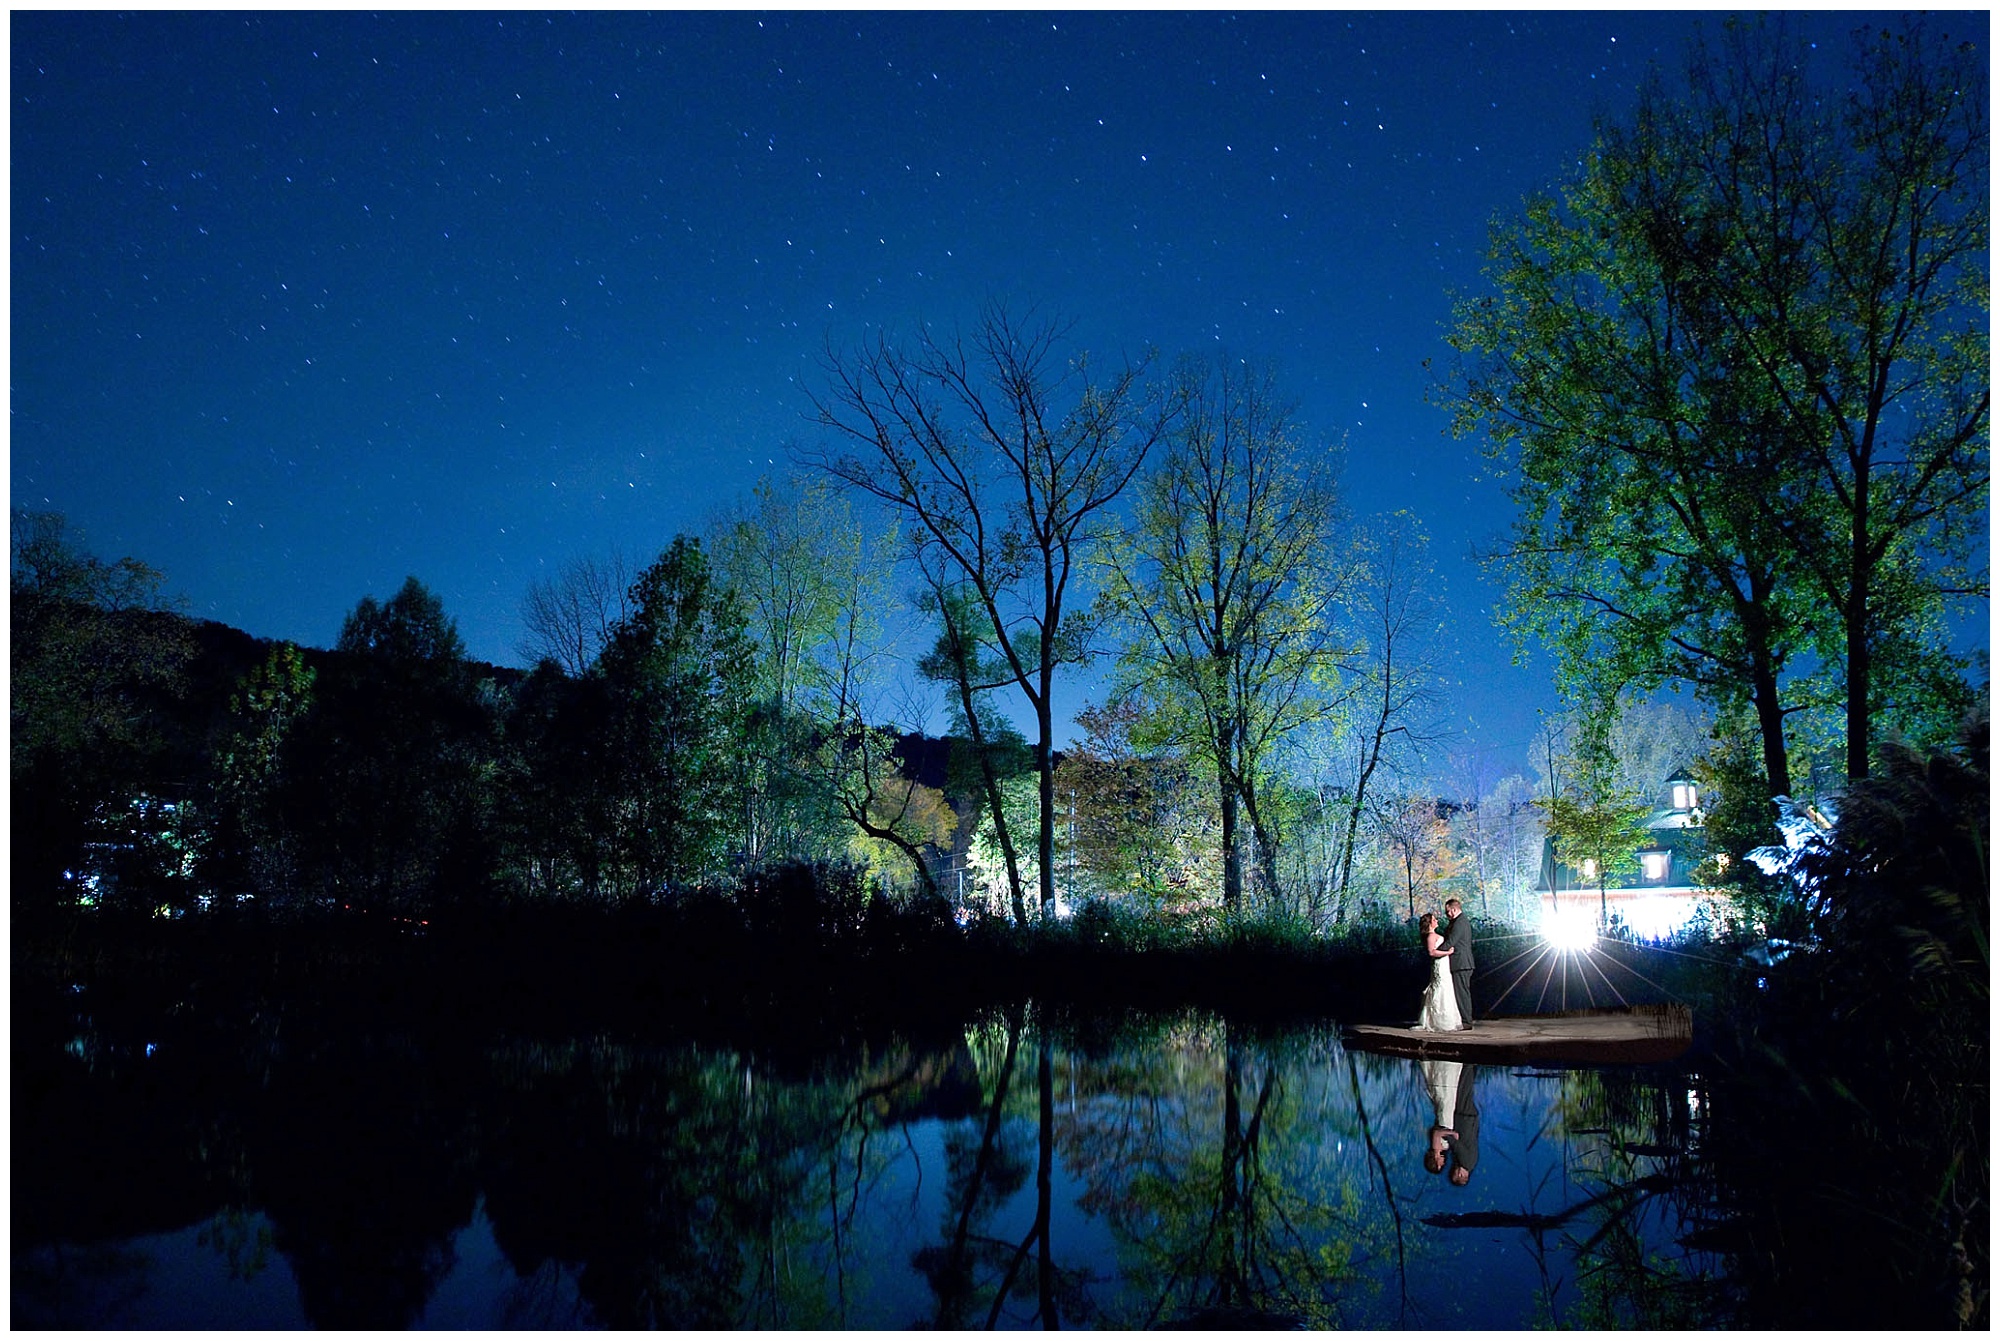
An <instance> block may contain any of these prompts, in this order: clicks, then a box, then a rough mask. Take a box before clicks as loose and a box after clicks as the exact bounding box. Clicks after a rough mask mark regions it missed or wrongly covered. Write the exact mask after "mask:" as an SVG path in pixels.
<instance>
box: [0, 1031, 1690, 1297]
mask: <svg viewBox="0 0 2000 1341" xmlns="http://www.w3.org/2000/svg"><path fill="white" fill-rule="evenodd" d="M275 1038H276V1041H275V1042H274V1036H273V1035H272V1033H271V1031H270V1030H268V1029H265V1028H263V1027H262V1026H259V1027H256V1028H245V1027H236V1028H228V1027H213V1028H211V1029H209V1030H208V1031H207V1032H201V1033H197V1032H195V1031H193V1030H192V1029H190V1028H185V1027H184V1028H183V1029H182V1030H181V1031H180V1032H179V1034H178V1035H177V1036H176V1037H175V1038H173V1039H172V1040H171V1046H165V1047H162V1048H161V1049H159V1050H158V1052H157V1053H156V1054H155V1055H154V1056H151V1057H148V1056H146V1055H145V1054H144V1052H143V1050H132V1049H120V1048H117V1047H115V1046H106V1047H104V1048H100V1049H97V1050H94V1051H93V1050H86V1055H84V1056H78V1055H76V1054H75V1053H73V1052H68V1051H65V1050H64V1048H63V1046H62V1044H63V1041H64V1040H63V1039H61V1038H57V1037H53V1036H52V1037H51V1038H50V1039H49V1040H47V1048H46V1051H45V1052H44V1053H39V1054H37V1059H36V1060H35V1062H34V1064H33V1065H31V1066H26V1067H23V1068H17V1081H16V1083H17V1099H16V1116H17V1127H16V1131H15V1142H16V1147H15V1148H16V1151H17V1154H18V1152H20V1151H23V1150H29V1149H32V1150H35V1151H37V1152H38V1159H37V1160H36V1161H35V1163H36V1164H37V1166H38V1167H37V1169H36V1170H35V1171H33V1172H32V1173H31V1174H30V1176H28V1177H26V1178H23V1177H22V1176H21V1174H22V1172H23V1171H24V1162H23V1161H20V1160H19V1159H17V1179H16V1200H15V1251H14V1289H13V1313H14V1319H15V1321H16V1322H17V1324H21V1325H27V1326H189V1327H198V1326H287V1325H291V1326H296V1325H298V1324H299V1323H300V1322H304V1323H309V1324H311V1325H314V1326H321V1327H341V1328H371V1329H372V1328H394V1327H411V1326H462V1327H481V1328H483V1327H501V1326H509V1327H521V1326H528V1327H541V1328H565V1327H577V1326H600V1327H619V1328H627V1327H632V1328H637V1327H677V1328H680V1327H715V1328H724V1327H729V1328H737V1327H760V1328H776V1327H786V1328H795V1327H811V1328H852V1327H869V1328H880V1327H898V1328H900V1327H908V1326H927V1327H948V1328H954V1329H973V1328H989V1327H1045V1328H1053V1327H1059V1326H1060V1327H1076V1326H1095V1327H1120V1328H1141V1327H1152V1326H1161V1325H1170V1326H1216V1325H1222V1326H1253V1325H1286V1324H1289V1325H1304V1326H1311V1327H1370V1326H1373V1327H1382V1326H1398V1327H1413V1326H1454V1327H1505V1328H1516V1327H1523V1326H1528V1325H1532V1324H1536V1323H1557V1324H1562V1325H1574V1324H1577V1323H1579V1322H1593V1323H1594V1324H1595V1325H1606V1326H1633V1325H1656V1324H1657V1323H1659V1322H1660V1320H1662V1319H1669V1320H1671V1319H1676V1318H1678V1319H1681V1320H1682V1321H1684V1322H1685V1321H1687V1320H1688V1319H1695V1320H1699V1319H1700V1318H1701V1317H1702V1316H1704V1315H1703V1314H1702V1313H1701V1310H1702V1308H1704V1307H1705V1306H1706V1302H1705V1301H1707V1300H1708V1298H1709V1294H1708V1293H1707V1291H1708V1285H1709V1282H1710V1280H1711V1278H1712V1276H1713V1275H1714V1268H1715V1265H1716V1263H1715V1259H1713V1258H1712V1257H1709V1256H1706V1255H1704V1254H1703V1253H1701V1252H1699V1251H1693V1250H1689V1249H1686V1248H1683V1247H1681V1246H1679V1245H1678V1243H1677V1239H1679V1238H1682V1237H1686V1236H1687V1235H1689V1234H1690V1232H1691V1231H1692V1229H1694V1228H1695V1227H1696V1225H1697V1221H1696V1218H1695V1217H1696V1216H1697V1215H1698V1213H1699V1210H1700V1206H1699V1203H1700V1201H1701V1198H1702V1196H1703V1195H1705V1194H1704V1193H1703V1191H1702V1189H1701V1186H1700V1182H1699V1179H1698V1178H1695V1177H1693V1176H1692V1175H1691V1173H1690V1166H1689V1163H1688V1161H1689V1157H1690V1152H1691V1151H1692V1150H1693V1149H1694V1148H1695V1147H1696V1146H1697V1145H1698V1140H1697V1136H1698V1132H1697V1130H1696V1125H1695V1123H1696V1116H1695V1113H1694V1112H1693V1110H1692V1109H1691V1107H1690V1105H1689V1104H1688V1103H1687V1102H1686V1101H1685V1096H1686V1095H1687V1093H1688V1090H1689V1086H1690V1084H1691V1083H1695V1082H1691V1081H1690V1079H1689V1077H1687V1076H1686V1075H1685V1074H1684V1073H1680V1072H1657V1073H1640V1072H1617V1071H1611V1070H1605V1071H1577V1072H1555V1071H1533V1070H1524V1069H1508V1068H1494V1067H1474V1066H1469V1065H1468V1066H1459V1065H1458V1064H1456V1063H1451V1064H1445V1065H1443V1066H1439V1065H1437V1064H1431V1066H1430V1067H1429V1068H1428V1069H1426V1066H1425V1064H1423V1063H1418V1062H1414V1061H1407V1060H1399V1059H1392V1058H1382V1057H1374V1056H1368V1055H1362V1054H1350V1053H1345V1052H1343V1051H1342V1050H1341V1049H1340V1048H1339V1046H1338V1042H1337V1037H1336V1035H1335V1032H1334V1031H1333V1029H1332V1028H1331V1026H1327V1027H1322V1028H1301V1029H1292V1030H1288V1031H1279V1032H1269V1031H1266V1032H1252V1031H1250V1030H1249V1029H1247V1028H1246V1027H1244V1026H1242V1025H1239V1024H1236V1023H1234V1022H1231V1021H1228V1020H1221V1019H1216V1018H1212V1017H1207V1016H1200V1015H1187V1016H1180V1017H1173V1018H1168V1019H1160V1020H1153V1021H1146V1022H1142V1023H1140V1024H1139V1025H1136V1026H1133V1027H1130V1028H1128V1029H1127V1030H1126V1031H1125V1032H1123V1033H1122V1034H1121V1035H1119V1036H1118V1037H1117V1038H1116V1039H1115V1041H1112V1042H1108V1043H1106V1042H1095V1043H1086V1042H1082V1041H1078V1040H1077V1039H1076V1038H1075V1037H1073V1036H1071V1035H1069V1034H1067V1033H1064V1032H1061V1031H1058V1030H1057V1029H1055V1028H1053V1027H1050V1026H1049V1025H1048V1024H1047V1023H1046V1022H1045V1021H1044V1020H1042V1019H1040V1018H1039V1017H1038V1016H1037V1014H1036V1012H1035V1011H1034V1010H1033V1009H1032V1008H1030V1007H1027V1006H1019V1007H1014V1008H1010V1009H1005V1010H1000V1011H996V1012H994V1013H993V1014H991V1015H990V1016H988V1017H986V1018H984V1019H981V1020H979V1021H976V1022H975V1023H973V1024H972V1025H970V1026H968V1027H967V1028H966V1029H964V1030H963V1032H962V1034H960V1035H959V1036H957V1037H956V1038H954V1039H950V1040H947V1041H945V1042H942V1043H934V1044H930V1045H924V1046H916V1045H911V1044H906V1043H902V1042H898V1041H896V1040H893V1039H890V1040H886V1041H880V1042H877V1043H874V1044H871V1045H869V1046H865V1047H853V1048H848V1049H846V1050H843V1051H841V1052H838V1053H835V1054H828V1055H823V1056H811V1055H810V1054H809V1051H808V1052H805V1053H802V1054H794V1053H788V1054H787V1055H786V1057H785V1058H783V1059H778V1060H774V1059H773V1058H772V1057H771V1056H769V1055H767V1054H765V1053H762V1052H759V1051H756V1050H750V1049H745V1050H736V1049H732V1048H729V1047H725V1046H718V1045H716V1044H713V1043H710V1044H706V1045H697V1044H694V1043H686V1042H682V1043H673V1042H662V1041H658V1040H645V1039H621V1038H613V1037H608V1036H603V1037H575V1038H564V1039H559V1040H548V1039H533V1038H507V1039H497V1040H495V1039H485V1040H475V1039H467V1038H460V1037H433V1036H425V1035H422V1034H419V1033H411V1032H404V1033H389V1034H384V1035H380V1036H369V1037H362V1038H350V1037H344V1036H342V1035H341V1034H340V1033H338V1032H337V1031H332V1030H320V1031H315V1030H313V1029H312V1028H311V1027H309V1026H307V1025H306V1024H304V1023H302V1022H298V1021H288V1022H287V1024H286V1027H285V1028H284V1029H282V1030H280V1031H278V1033H277V1034H276V1035H275ZM24 1048H25V1050H26V1051H33V1049H32V1048H26V1047H25V1045H24V1044H23V1042H22V1041H21V1040H19V1039H17V1056H19V1055H22V1053H23V1050H24ZM130 1149H141V1150H144V1151H145V1152H147V1161H148V1162H147V1166H146V1167H145V1168H143V1169H141V1168H137V1167H133V1166H132V1165H131V1164H130V1163H129V1161H125V1160H122V1159H120V1158H118V1157H112V1158H109V1159H107V1158H106V1152H107V1151H118V1150H130ZM1475 1171H1476V1173H1477V1177H1474V1176H1473V1175H1474V1174H1475ZM141 1182H143V1183H144V1184H145V1189H137V1190H139V1192H140V1194H139V1195H136V1196H135V1195H134V1192H135V1189H136V1188H137V1184H139V1183H141ZM146 1189H150V1190H146ZM168 1192H170V1193H171V1195H166V1193H168ZM1689 1325H1694V1324H1692V1323H1690V1324H1689Z"/></svg>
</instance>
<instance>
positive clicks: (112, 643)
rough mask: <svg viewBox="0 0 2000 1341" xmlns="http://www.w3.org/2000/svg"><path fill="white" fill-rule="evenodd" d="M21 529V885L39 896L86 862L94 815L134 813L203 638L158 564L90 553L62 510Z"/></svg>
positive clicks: (17, 727)
mask: <svg viewBox="0 0 2000 1341" xmlns="http://www.w3.org/2000/svg"><path fill="white" fill-rule="evenodd" d="M11 521H12V544H13V563H12V568H11V571H10V573H9V581H8V596H9V643H8V670H9V687H8V709H9V712H8V731H9V765H10V774H11V777H12V779H13V793H14V801H13V805H14V812H13V821H14V827H13V833H14V863H15V864H14V874H15V890H16V897H17V899H29V900H34V901H39V900H41V899H42V898H44V897H46V896H47V895H48V894H49V893H50V891H53V890H54V889H55V888H56V886H57V884H58V881H59V878H60V873H61V872H62V871H63V870H65V869H74V868H75V867H76V866H77V865H78V864H79V861H80V857H81V853H82V849H83V845H84V843H85V842H86V841H89V840H91V839H92V837H93V827H94V825H95V823H96V821H95V820H94V818H93V817H94V816H95V815H97V814H98V813H99V812H104V813H122V811H123V809H124V808H125V807H126V806H127V805H128V804H129V803H130V801H131V798H132V797H133V796H134V795H135V794H136V793H137V792H138V791H140V790H142V789H143V788H144V787H145V786H146V785H147V783H148V782H149V775H150V774H152V773H153V772H155V771H156V770H157V766H158V765H157V759H158V757H159V755H160V752H161V748H162V737H161V733H160V730H159V725H160V722H161V720H162V719H161V714H160V709H161V708H162V707H164V706H165V705H168V704H171V703H172V702H173V701H174V700H175V699H176V697H177V696H178V695H179V694H180V693H181V692H182V690H183V689H184V687H185V684H186V669H187V666H188V664H189V663H190V662H191V661H192V659H193V657H194V642H193V639H192V637H191V636H190V634H189V630H188V626H187V622H186V621H185V620H184V619H182V618H181V617H179V616H178V615H176V614H173V613H171V612H169V611H167V610H166V609H164V608H163V600H162V596H161V584H162V579H161V576H160V574H159V573H158V572H156V571H155V570H153V569H152V568H149V567H148V566H146V565H145V564H143V563H141V562H140V561H139V560H137V559H132V558H125V559H120V560H118V561H117V562H116V563H106V562H104V561H103V560H101V559H98V558H96V557H94V556H92V555H90V554H88V553H86V552H85V551H84V550H82V549H81V548H80V547H79V546H78V544H77V543H76V541H75V539H74V537H73V536H72V534H71V532H70V531H69V528H68V524H67V523H66V521H65V520H64V518H63V517H62V516H61V515H60V514H58V513H52V512H24V511H19V510H16V511H15V512H14V513H13V514H12V517H11ZM107 808H108V809H107ZM108 837H109V835H98V839H99V841H102V840H104V839H105V838H108Z"/></svg>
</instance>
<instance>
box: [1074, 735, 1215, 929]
mask: <svg viewBox="0 0 2000 1341" xmlns="http://www.w3.org/2000/svg"><path fill="white" fill-rule="evenodd" d="M1149 716H1150V714H1149V713H1148V712H1147V711H1146V710H1145V709H1144V708H1142V707H1141V706H1139V705H1138V704H1135V703H1133V702H1131V701H1130V700H1129V699H1125V700H1121V701H1119V702H1116V703H1113V704H1109V705H1106V706H1104V707H1096V706H1092V707H1086V708H1083V709H1081V710H1079V711H1078V712H1077V714H1076V722H1077V725H1078V726H1080V727H1082V728H1083V732H1084V735H1083V738H1082V739H1081V740H1073V741H1071V742H1070V745H1069V748H1068V749H1067V750H1066V751H1064V754H1063V759H1062V762H1061V764H1059V765H1058V766H1057V769H1056V789H1057V793H1058V795H1059V796H1060V797H1061V798H1063V799H1064V800H1065V801H1066V803H1067V804H1068V805H1069V807H1070V817H1071V824H1072V832H1071V836H1070V842H1071V853H1072V857H1071V860H1072V861H1073V863H1074V864H1075V865H1076V866H1077V867H1078V868H1080V869H1081V872H1082V875H1083V878H1084V879H1085V880H1086V881H1088V882H1089V883H1090V884H1092V885H1094V886H1095V887H1096V892H1097V893H1098V894H1100V895H1103V896H1117V895H1120V894H1133V895H1137V896H1138V897H1139V898H1140V899H1142V900H1143V901H1144V904H1145V906H1148V907H1153V908H1157V907H1160V906H1163V905H1168V904H1178V903H1181V902H1183V901H1185V900H1187V899H1189V898H1190V897H1195V898H1199V897H1201V896H1203V895H1205V894H1209V893H1211V892H1212V891H1213V890H1215V889H1216V887H1217V885H1218V883H1219V882H1218V880H1217V879H1216V875H1217V872H1216V870H1215V866H1216V856H1217V853H1218V851H1219V849H1220V846H1221V845H1220V844H1219V843H1218V842H1217V835H1216V817H1215V812H1214V801H1215V793H1214V789H1213V787H1212V786H1204V785H1203V783H1202V779H1201V778H1200V777H1199V775H1198V773H1197V772H1196V770H1194V769H1192V768H1190V767H1189V766H1188V764H1187V761H1186V760H1185V758H1183V757H1182V756H1181V755H1179V754H1178V753H1176V752H1173V751H1171V750H1163V749H1151V748H1147V747H1144V746H1141V745H1140V744H1139V743H1138V741H1137V739H1135V734H1136V733H1140V732H1141V731H1142V728H1143V724H1144V723H1145V721H1146V719H1147V718H1148V717H1149ZM1210 781H1211V782H1212V779H1211V780H1210ZM1075 897H1076V896H1075V894H1074V893H1072V895H1071V898H1072V901H1074V899H1075Z"/></svg>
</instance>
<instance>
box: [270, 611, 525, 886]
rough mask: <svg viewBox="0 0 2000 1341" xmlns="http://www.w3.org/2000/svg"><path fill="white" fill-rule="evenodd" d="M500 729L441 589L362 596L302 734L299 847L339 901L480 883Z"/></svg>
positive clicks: (297, 741) (297, 743)
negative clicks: (490, 769)
mask: <svg viewBox="0 0 2000 1341" xmlns="http://www.w3.org/2000/svg"><path fill="white" fill-rule="evenodd" d="M497 726H498V723H497V721H496V720H495V719H494V718H493V716H492V715H491V714H490V713H489V712H488V710H487V708H486V706H485V705H484V704H483V703H482V702H481V700H480V697H479V691H478V686H477V685H476V684H475V682H474V680H473V676H472V671H471V667H470V666H469V665H468V663H467V662H466V659H465V645H464V643H463V642H462V641H461V640H460V638H459V634H458V626H457V624H456V623H455V622H454V621H453V620H452V619H451V618H450V617H449V616H447V615H446V614H445V610H444V602H443V601H442V600H440V599H439V598H438V596H437V595H436V594H435V593H433V592H432V591H431V590H430V589H429V588H427V587H426V586H424V584H423V583H422V582H420V581H418V580H417V579H416V578H415V577H411V578H408V579H406V580H405V581H404V583H403V585H402V587H401V588H400V589H398V591H397V592H396V594H395V595H394V596H392V597H390V598H389V599H388V600H387V601H378V600H376V598H375V597H373V596H364V597H362V598H361V600H360V601H359V602H358V603H357V604H356V605H355V607H354V609H353V611H352V612H350V613H349V614H348V615H347V617H346V619H345V620H344V621H343V622H342V624H341V629H340V637H339V639H338V640H337V641H336V642H335V644H334V657H333V658H332V659H331V661H330V663H329V665H328V668H327V672H326V674H324V675H323V676H321V677H320V678H319V680H318V681H317V682H316V684H315V693H314V696H313V699H312V704H311V707H310V710H309V711H308V712H307V713H305V714H304V716H303V717H302V718H301V719H300V720H299V721H298V723H297V724H296V726H295V727H294V728H293V731H294V732H295V736H294V748H295V749H296V751H297V753H296V755H295V756H294V757H295V758H296V760H297V767H298V781H299V785H300V788H301V791H302V793H303V794H302V795H301V797H300V799H299V801H298V803H297V804H298V809H297V812H296V814H297V816H298V821H299V823H300V825H301V844H302V848H303V850H304V851H305V853H306V855H307V858H308V860H309V861H310V862H311V864H312V865H313V866H315V867H316V868H317V870H318V871H319V873H320V874H322V875H323V876H325V877H326V878H328V879H329V880H330V881H331V882H332V888H331V890H330V892H335V893H339V894H342V895H348V894H352V895H357V896H360V897H362V898H364V899H366V900H368V901H371V902H374V901H381V902H386V903H388V904H392V905H405V906H414V905H417V904H420V903H422V902H424V901H426V900H428V899H430V898H431V897H433V896H435V895H436V894H438V893H439V892H440V891H441V890H443V889H444V887H445V885H446V884H447V877H451V878H459V877H465V876H469V875H474V874H477V872H476V871H473V870H470V869H468V866H469V865H472V864H476V862H477V861H478V860H480V854H481V848H482V845H483V841H484V840H483V837H482V835H483V833H484V830H485V820H486V808H487V802H488V800H489V797H488V793H487V790H486V786H485V783H486V764H487V761H488V760H489V759H490V758H491V756H492V752H493V746H494V743H495V742H494V736H495V734H496V732H497Z"/></svg>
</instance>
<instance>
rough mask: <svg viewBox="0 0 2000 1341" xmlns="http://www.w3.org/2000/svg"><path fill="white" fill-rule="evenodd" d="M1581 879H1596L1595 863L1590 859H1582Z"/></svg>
mask: <svg viewBox="0 0 2000 1341" xmlns="http://www.w3.org/2000/svg"><path fill="white" fill-rule="evenodd" d="M1583 878H1584V879H1586V880H1595V879H1597V862H1596V861H1595V860H1593V859H1592V858H1590V857H1585V858H1584V859H1583Z"/></svg>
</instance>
